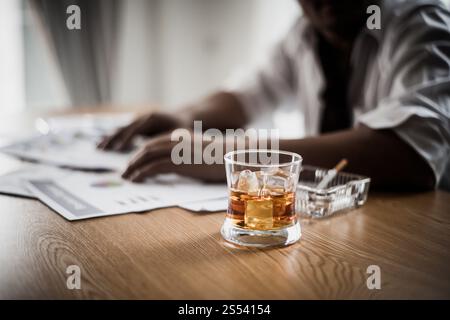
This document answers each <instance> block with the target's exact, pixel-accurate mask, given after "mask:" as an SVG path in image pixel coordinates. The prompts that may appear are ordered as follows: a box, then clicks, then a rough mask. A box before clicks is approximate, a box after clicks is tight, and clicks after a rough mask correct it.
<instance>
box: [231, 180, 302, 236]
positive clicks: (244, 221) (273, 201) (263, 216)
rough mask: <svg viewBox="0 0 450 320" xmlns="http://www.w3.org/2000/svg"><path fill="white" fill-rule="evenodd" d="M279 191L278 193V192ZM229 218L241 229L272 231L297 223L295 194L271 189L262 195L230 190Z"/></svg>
mask: <svg viewBox="0 0 450 320" xmlns="http://www.w3.org/2000/svg"><path fill="white" fill-rule="evenodd" d="M277 191H278V192H277ZM227 218H228V219H230V220H231V221H232V223H233V224H234V225H235V226H237V227H240V228H246V229H253V230H272V229H279V228H285V227H289V226H291V225H294V224H295V223H296V222H297V216H296V214H295V192H282V191H281V190H276V189H273V190H271V189H269V190H267V192H264V194H263V195H262V194H261V193H260V192H259V193H256V194H255V193H247V192H242V191H238V190H235V189H231V190H230V196H229V199H228V211H227Z"/></svg>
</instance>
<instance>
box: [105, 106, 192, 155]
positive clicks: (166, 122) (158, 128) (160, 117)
mask: <svg viewBox="0 0 450 320" xmlns="http://www.w3.org/2000/svg"><path fill="white" fill-rule="evenodd" d="M187 125H188V124H187V123H186V121H184V119H183V118H182V117H181V116H175V115H172V114H168V113H157V112H155V113H151V114H148V115H144V116H141V117H139V118H137V119H136V120H135V121H133V122H132V123H131V124H129V125H128V126H125V127H123V128H120V129H118V130H117V131H116V133H114V134H113V135H111V136H108V137H105V138H104V139H103V140H102V141H101V142H100V143H99V144H98V148H99V149H102V150H115V151H123V150H126V149H128V148H130V147H131V143H132V141H133V138H134V137H136V136H137V135H146V136H152V135H157V134H160V133H164V132H167V131H171V130H174V129H176V128H182V127H186V126H187Z"/></svg>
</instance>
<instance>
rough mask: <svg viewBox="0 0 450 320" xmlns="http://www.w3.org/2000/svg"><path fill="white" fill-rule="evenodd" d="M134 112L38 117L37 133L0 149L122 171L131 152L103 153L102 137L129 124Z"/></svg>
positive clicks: (25, 156)
mask: <svg viewBox="0 0 450 320" xmlns="http://www.w3.org/2000/svg"><path fill="white" fill-rule="evenodd" d="M133 118H134V115H133V114H131V113H125V114H84V115H69V116H57V117H50V118H39V119H37V120H36V129H37V130H38V131H39V132H40V133H41V135H36V136H33V137H29V138H27V139H23V140H20V141H16V142H15V143H12V144H10V145H7V146H4V147H2V148H0V152H3V153H6V154H9V155H12V156H15V157H19V158H22V159H26V160H32V161H37V162H40V163H45V164H51V165H56V166H62V167H68V168H74V169H87V170H113V171H115V170H123V169H124V168H125V166H126V164H127V162H128V160H129V157H130V155H131V154H130V153H128V154H124V153H117V152H104V151H101V150H98V149H97V148H96V145H97V143H98V142H99V141H100V139H101V138H102V137H103V136H105V135H108V134H111V133H112V132H114V131H115V130H116V129H117V128H118V127H121V126H124V125H126V124H128V123H129V122H130V121H132V119H133Z"/></svg>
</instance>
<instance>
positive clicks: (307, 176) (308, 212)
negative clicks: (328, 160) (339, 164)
mask: <svg viewBox="0 0 450 320" xmlns="http://www.w3.org/2000/svg"><path fill="white" fill-rule="evenodd" d="M327 172H328V169H324V168H318V167H312V166H303V168H302V170H301V172H300V178H299V182H298V185H297V194H296V198H297V200H296V201H297V202H296V204H297V205H296V211H297V214H298V215H299V216H300V217H302V216H303V217H314V218H322V217H327V216H330V215H332V214H334V213H336V212H339V211H343V210H348V209H352V208H357V207H360V206H362V205H363V204H364V203H365V202H366V200H367V194H368V192H369V185H370V178H368V177H365V176H360V175H356V174H351V173H345V172H338V173H337V174H336V176H335V177H334V178H333V179H332V180H331V181H330V183H329V184H328V186H327V187H326V188H324V189H317V185H318V184H319V182H320V181H321V180H322V179H323V177H324V176H325V175H326V174H327Z"/></svg>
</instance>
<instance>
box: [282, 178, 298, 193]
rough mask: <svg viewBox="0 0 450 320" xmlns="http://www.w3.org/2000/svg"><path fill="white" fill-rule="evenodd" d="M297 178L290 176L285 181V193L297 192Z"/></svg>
mask: <svg viewBox="0 0 450 320" xmlns="http://www.w3.org/2000/svg"><path fill="white" fill-rule="evenodd" d="M295 178H296V175H294V174H293V175H290V176H288V177H287V178H286V180H285V181H284V191H285V192H294V191H295V188H294V186H295Z"/></svg>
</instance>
